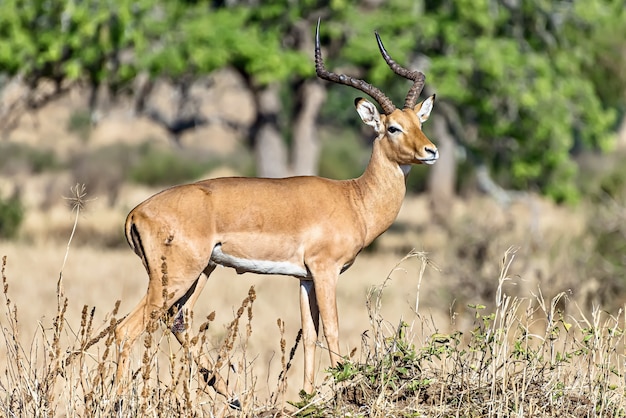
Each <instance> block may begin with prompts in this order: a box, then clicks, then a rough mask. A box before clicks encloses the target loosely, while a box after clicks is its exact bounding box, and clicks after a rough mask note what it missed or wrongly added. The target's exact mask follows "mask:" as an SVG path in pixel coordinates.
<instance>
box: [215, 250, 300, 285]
mask: <svg viewBox="0 0 626 418" xmlns="http://www.w3.org/2000/svg"><path fill="white" fill-rule="evenodd" d="M211 261H212V262H213V263H215V264H219V265H222V266H226V267H232V268H234V269H235V270H237V273H240V274H241V273H246V272H248V273H258V274H282V275H285V276H295V277H300V278H307V277H309V272H308V271H307V270H306V268H304V267H303V266H300V265H297V264H294V263H290V262H288V261H269V260H253V259H249V258H239V257H235V256H232V255H230V254H226V253H225V252H223V251H222V245H221V244H217V245H216V246H215V248H213V252H212V253H211Z"/></svg>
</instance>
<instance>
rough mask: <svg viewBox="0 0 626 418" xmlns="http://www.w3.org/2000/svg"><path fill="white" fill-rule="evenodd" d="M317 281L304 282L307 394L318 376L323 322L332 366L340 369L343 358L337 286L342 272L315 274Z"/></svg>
mask: <svg viewBox="0 0 626 418" xmlns="http://www.w3.org/2000/svg"><path fill="white" fill-rule="evenodd" d="M311 273H312V275H313V277H314V279H313V280H312V281H311V280H300V317H301V320H302V338H303V341H304V385H303V389H304V391H305V392H307V393H312V392H313V384H314V377H315V346H316V344H317V337H318V332H319V319H320V317H321V319H322V324H323V326H324V335H325V337H326V344H327V346H328V352H329V354H330V365H331V367H332V366H336V365H337V363H339V361H340V359H341V357H340V356H339V320H338V316H337V296H336V284H337V277H338V273H334V272H332V271H331V272H318V273H317V274H316V273H315V272H313V271H312V272H311Z"/></svg>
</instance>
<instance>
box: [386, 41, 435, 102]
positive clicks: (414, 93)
mask: <svg viewBox="0 0 626 418" xmlns="http://www.w3.org/2000/svg"><path fill="white" fill-rule="evenodd" d="M374 33H375V34H376V42H378V49H380V54H381V55H382V56H383V58H384V59H385V62H387V65H388V66H389V68H391V69H392V70H393V72H394V73H396V74H398V75H399V76H402V77H404V78H408V79H409V80H413V85H412V86H411V88H410V89H409V92H408V93H407V95H406V99H405V100H404V107H405V108H413V107H415V103H416V102H417V98H418V97H419V95H420V93H421V92H422V89H423V88H424V81H425V80H426V77H425V76H424V74H423V73H422V72H421V71H411V70H408V69H406V68H404V67H401V66H400V65H399V64H398V63H397V62H395V61H394V60H393V59H392V58H391V57H390V56H389V54H388V53H387V50H386V49H385V46H384V45H383V41H382V40H381V39H380V36H379V35H378V32H374Z"/></svg>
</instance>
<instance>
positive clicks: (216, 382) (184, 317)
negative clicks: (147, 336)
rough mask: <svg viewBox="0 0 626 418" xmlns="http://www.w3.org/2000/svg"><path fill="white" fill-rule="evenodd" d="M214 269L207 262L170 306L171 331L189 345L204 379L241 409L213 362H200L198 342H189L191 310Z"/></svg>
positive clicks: (236, 407) (231, 404)
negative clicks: (193, 280)
mask: <svg viewBox="0 0 626 418" xmlns="http://www.w3.org/2000/svg"><path fill="white" fill-rule="evenodd" d="M213 270H215V265H214V264H209V266H208V267H207V268H206V269H205V270H204V273H203V274H202V275H200V277H199V278H198V280H197V281H196V283H194V285H193V286H192V287H191V288H190V289H189V290H188V291H187V293H186V294H185V295H183V297H182V298H180V299H179V300H178V301H176V303H174V305H173V306H172V307H171V308H170V314H174V315H176V316H175V317H174V318H173V321H172V322H171V331H172V333H173V334H174V336H175V337H176V339H177V340H178V342H179V343H180V344H181V345H182V346H185V345H186V344H187V346H188V347H189V352H190V353H189V354H190V355H191V358H192V359H193V360H194V361H195V362H196V364H197V365H198V367H199V370H200V373H201V374H202V376H203V378H204V381H205V382H206V383H207V384H208V385H209V386H211V387H213V389H215V391H216V392H217V393H219V394H220V395H223V396H224V397H226V398H228V400H229V405H230V406H231V407H232V408H235V409H241V404H240V403H239V400H238V399H237V397H236V396H231V394H230V393H229V392H228V387H227V385H226V382H225V381H224V379H223V378H222V376H221V375H220V374H219V372H218V371H217V370H213V364H211V361H210V360H208V359H204V360H203V361H202V362H204V363H205V364H201V359H200V348H201V347H200V346H199V344H198V343H196V344H189V342H190V341H192V339H193V338H194V336H193V335H192V332H191V330H192V316H191V312H192V310H193V307H194V305H195V304H196V301H197V300H198V296H200V293H202V289H204V286H205V285H206V282H207V281H208V279H209V276H210V275H211V273H212V272H213Z"/></svg>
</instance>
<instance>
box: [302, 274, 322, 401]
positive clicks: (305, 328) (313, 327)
mask: <svg viewBox="0 0 626 418" xmlns="http://www.w3.org/2000/svg"><path fill="white" fill-rule="evenodd" d="M300 318H301V320H302V339H303V341H304V385H303V390H304V391H305V392H306V393H312V392H313V385H314V384H315V346H316V345H317V336H318V331H319V327H320V313H319V309H318V307H317V298H316V297H315V287H314V285H313V281H312V280H300Z"/></svg>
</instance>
